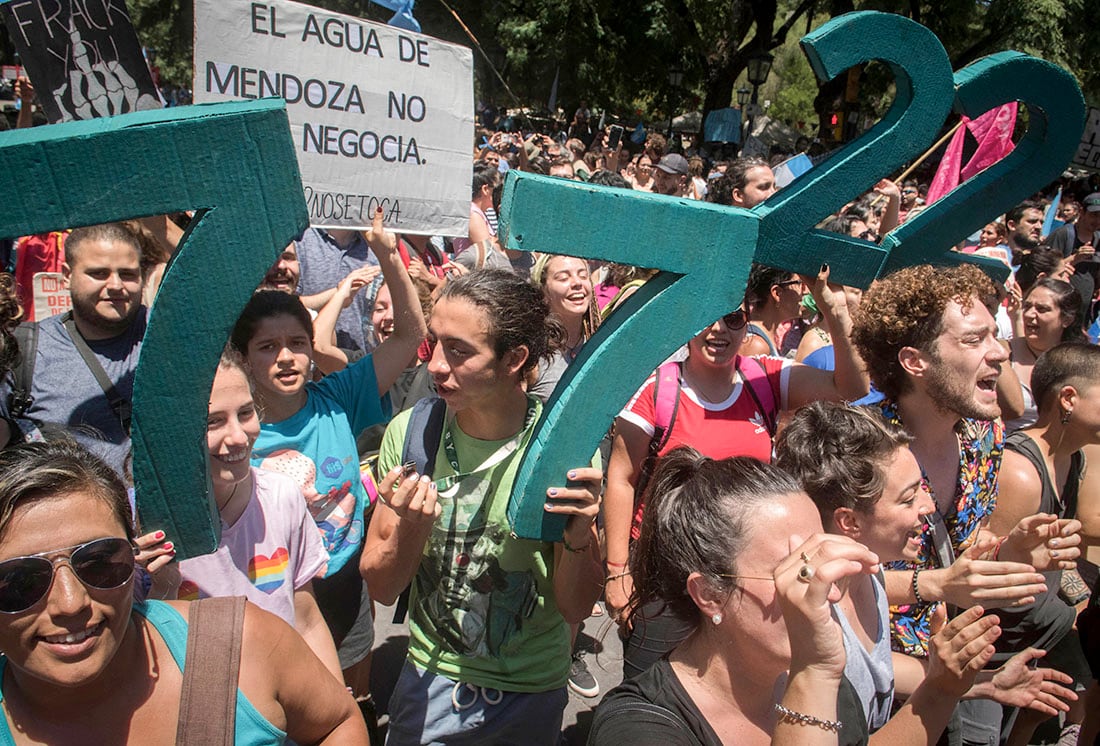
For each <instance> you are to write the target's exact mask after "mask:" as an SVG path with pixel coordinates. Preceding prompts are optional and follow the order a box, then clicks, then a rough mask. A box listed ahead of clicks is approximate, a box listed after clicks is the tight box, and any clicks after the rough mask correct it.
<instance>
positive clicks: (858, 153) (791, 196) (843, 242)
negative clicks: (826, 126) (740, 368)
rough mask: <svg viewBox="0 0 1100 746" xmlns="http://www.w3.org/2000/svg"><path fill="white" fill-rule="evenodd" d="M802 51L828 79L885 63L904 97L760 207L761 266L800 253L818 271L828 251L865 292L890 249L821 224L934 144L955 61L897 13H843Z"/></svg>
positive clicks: (837, 270)
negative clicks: (869, 64) (865, 262)
mask: <svg viewBox="0 0 1100 746" xmlns="http://www.w3.org/2000/svg"><path fill="white" fill-rule="evenodd" d="M802 49H803V51H805V53H806V56H807V58H809V61H810V66H811V67H812V68H813V70H814V74H815V75H816V76H817V78H818V80H819V81H822V82H825V81H828V80H832V79H833V78H835V77H836V76H838V75H840V74H841V73H843V72H844V71H845V70H847V69H848V68H850V67H852V66H854V65H858V64H861V63H863V62H869V61H871V60H880V61H883V62H885V63H886V64H887V65H889V67H890V70H891V71H892V72H893V74H894V83H895V87H896V90H897V94H896V96H895V98H894V102H893V104H892V105H891V106H890V109H889V110H888V111H887V112H886V115H885V116H883V117H882V119H881V120H880V121H879V122H878V123H877V124H875V126H874V127H872V128H871V129H870V130H868V131H867V132H865V133H864V134H863V135H861V136H860V137H858V138H856V139H855V140H854V141H853V142H851V143H849V144H848V145H846V146H844V147H843V148H841V149H840V150H839V151H838V152H836V153H833V154H831V155H830V156H829V159H828V160H827V161H825V163H823V164H821V165H820V166H818V167H817V168H814V169H812V170H811V171H809V172H808V173H806V174H805V175H804V176H803V177H802V178H801V179H798V180H797V181H795V182H794V183H793V184H791V185H790V186H788V187H787V188H786V189H783V190H781V191H779V192H777V193H776V194H775V195H774V196H773V197H772V198H771V199H769V200H767V201H766V202H765V203H764V204H763V205H761V206H760V207H759V208H758V210H759V212H760V213H761V215H762V216H763V217H764V222H763V225H761V227H760V244H759V246H758V247H757V252H756V261H758V262H763V263H764V264H772V265H776V264H780V265H782V261H783V260H788V259H787V258H788V257H790V256H791V254H792V252H797V253H796V256H805V257H807V259H808V261H807V262H806V264H808V265H809V266H810V267H814V266H817V265H820V264H821V257H823V256H824V255H825V254H826V249H827V247H829V248H831V249H832V253H837V252H842V256H843V257H845V258H844V259H841V260H837V261H833V262H831V263H830V266H832V268H833V272H832V279H833V280H835V281H836V282H840V283H843V284H846V285H858V286H859V287H866V286H867V285H868V284H869V281H870V280H871V279H874V277H875V276H876V274H877V273H878V270H879V269H880V268H881V266H882V264H883V263H884V262H885V261H886V258H887V254H888V253H889V252H888V249H885V248H880V247H878V246H876V245H875V244H873V243H871V242H870V241H864V240H861V239H858V238H852V237H850V236H842V235H839V234H836V233H829V232H827V231H822V230H816V229H815V226H816V225H817V224H818V223H819V222H821V221H822V220H824V219H825V218H826V217H828V216H829V215H831V214H832V213H834V212H836V211H837V210H839V209H840V208H841V207H843V206H844V204H845V203H846V202H848V200H850V199H855V198H856V197H858V196H859V195H860V194H863V193H864V192H865V191H867V190H868V189H870V188H871V187H872V186H873V185H874V184H875V183H877V182H878V180H879V179H881V178H882V176H883V175H884V174H888V173H890V172H891V171H894V170H895V169H897V168H899V167H900V166H902V165H903V164H905V163H906V162H908V161H910V160H912V159H913V158H914V157H916V156H918V155H920V153H921V152H922V151H923V150H924V147H925V143H928V142H931V141H932V140H934V139H935V137H936V133H937V132H938V131H939V129H940V126H941V125H942V124H943V122H944V120H945V119H946V118H947V114H948V112H949V111H950V110H951V96H952V93H953V92H954V89H953V80H952V77H951V61H950V60H949V59H948V57H947V52H946V51H944V48H943V46H942V45H941V44H940V42H939V40H938V39H937V38H936V36H935V34H933V33H932V32H931V31H929V30H928V29H926V28H925V27H924V26H921V25H920V24H918V23H914V22H913V21H910V20H908V19H906V18H903V17H902V16H899V15H896V14H893V13H874V12H866V13H849V14H847V15H843V16H840V17H838V18H835V19H833V20H832V21H829V22H828V23H826V24H824V25H822V26H821V27H820V28H817V29H815V30H814V31H812V32H811V33H810V34H808V35H807V36H805V37H803V39H802ZM863 258H866V260H870V259H875V260H877V261H878V264H877V265H876V266H874V267H873V268H868V267H866V266H863V265H861V264H860V260H861V259H863ZM788 261H789V260H788ZM815 262H816V265H815ZM868 269H870V274H868V271H867V270H868ZM857 270H858V271H857Z"/></svg>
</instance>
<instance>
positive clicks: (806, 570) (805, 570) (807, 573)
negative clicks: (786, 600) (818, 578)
mask: <svg viewBox="0 0 1100 746" xmlns="http://www.w3.org/2000/svg"><path fill="white" fill-rule="evenodd" d="M813 577H814V569H813V568H812V567H810V566H809V565H803V566H802V567H800V568H798V579H799V580H801V581H802V582H803V583H809V582H810V581H811V580H813Z"/></svg>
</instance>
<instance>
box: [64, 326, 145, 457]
mask: <svg viewBox="0 0 1100 746" xmlns="http://www.w3.org/2000/svg"><path fill="white" fill-rule="evenodd" d="M61 323H62V325H63V326H64V327H65V331H67V332H68V333H69V337H70V338H71V339H72V340H73V346H74V347H76V351H77V352H79V353H80V357H82V358H83V359H84V364H85V365H87V366H88V370H90V371H91V372H92V375H93V376H95V380H96V382H97V383H98V384H99V387H100V388H101V389H103V393H104V394H106V396H107V403H108V404H110V405H111V411H112V412H114V413H115V416H116V417H118V421H119V422H120V423H121V424H122V430H123V431H124V432H125V433H126V435H127V436H129V435H130V415H131V413H132V405H131V404H130V400H129V399H127V398H126V397H124V396H123V395H122V394H120V393H118V389H116V388H115V383H114V381H112V380H111V377H110V376H108V375H107V371H105V370H103V366H102V365H100V363H99V359H98V358H96V356H95V353H94V352H92V348H90V347H89V346H88V343H87V341H85V339H84V335H82V334H81V333H80V330H79V329H77V328H76V322H75V321H73V313H72V311H69V312H68V313H67V314H65V317H64V321H62V322H61Z"/></svg>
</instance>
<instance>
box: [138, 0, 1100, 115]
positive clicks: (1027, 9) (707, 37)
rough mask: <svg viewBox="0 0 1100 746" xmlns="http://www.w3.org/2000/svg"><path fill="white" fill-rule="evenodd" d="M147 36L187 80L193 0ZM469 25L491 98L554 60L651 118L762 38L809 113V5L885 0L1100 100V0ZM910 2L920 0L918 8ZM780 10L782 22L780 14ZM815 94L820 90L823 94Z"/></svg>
mask: <svg viewBox="0 0 1100 746" xmlns="http://www.w3.org/2000/svg"><path fill="white" fill-rule="evenodd" d="M128 3H129V7H130V11H131V15H132V17H133V20H134V25H135V27H136V28H137V31H138V36H139V38H140V39H141V41H142V43H143V44H145V45H146V46H149V47H152V48H153V49H155V50H156V52H157V61H158V64H159V66H160V68H161V77H162V79H163V80H164V81H166V82H171V83H176V84H184V85H186V84H188V83H189V81H190V79H191V42H192V28H193V22H192V15H193V0H128ZM314 4H316V5H318V6H320V7H325V8H327V9H330V10H336V11H339V12H344V13H348V14H351V15H355V16H358V17H361V18H368V19H370V20H375V21H381V22H385V21H386V20H388V18H389V16H390V15H391V13H390V11H388V10H386V9H385V8H382V7H380V6H378V5H375V4H373V3H371V2H369V0H314ZM449 4H450V5H451V6H452V7H453V8H454V9H455V11H456V12H457V13H458V14H459V16H461V18H462V19H463V21H464V22H465V23H466V24H467V26H468V27H469V28H470V30H471V31H472V32H473V33H474V35H475V36H476V37H477V38H478V41H479V42H480V43H481V46H482V48H483V50H484V52H485V55H486V56H487V57H488V58H489V59H490V60H492V63H493V65H494V66H495V67H496V68H497V70H498V71H499V72H500V73H501V75H502V76H503V77H504V78H505V80H506V81H507V82H508V84H509V86H510V87H511V88H512V90H513V91H514V92H515V93H516V94H517V95H518V96H519V98H520V99H521V101H520V102H515V101H512V100H510V98H509V97H508V95H507V94H506V92H505V91H504V88H503V86H501V85H500V83H499V81H498V80H497V79H496V76H495V75H494V74H493V73H492V72H491V70H490V69H489V67H488V65H487V64H486V63H485V59H484V58H483V57H482V56H481V55H480V54H479V53H476V52H475V71H476V73H475V74H476V76H477V83H476V86H477V89H478V91H479V93H480V95H481V96H482V97H484V98H486V99H488V100H491V101H494V102H495V103H496V104H497V105H500V106H515V105H517V103H518V104H522V105H528V106H533V107H535V108H541V107H544V106H545V105H546V101H547V99H548V97H549V94H550V87H551V84H552V82H553V80H554V75H555V72H557V74H558V76H559V96H558V101H559V105H560V106H561V107H562V108H563V109H565V110H566V111H570V110H571V109H570V107H572V106H575V104H576V103H577V102H578V101H579V100H580V99H581V98H586V99H588V100H589V102H590V103H592V104H593V105H595V106H597V107H598V108H607V109H608V110H610V111H612V112H617V113H619V114H622V115H624V117H625V118H627V119H633V118H634V115H633V112H634V110H635V109H637V108H641V109H642V110H643V116H644V117H645V118H646V119H647V121H650V122H653V121H660V120H661V119H663V118H664V117H667V116H668V113H669V110H670V108H672V109H676V111H677V113H679V112H680V111H684V110H687V109H691V108H698V103H699V102H700V101H702V102H704V106H705V108H708V109H709V108H717V107H721V106H728V105H730V101H731V98H732V94H733V90H734V89H735V88H736V87H737V81H738V79H739V78H741V79H743V77H742V76H743V72H744V69H745V65H746V63H747V60H748V58H749V57H750V56H751V55H752V54H753V53H754V52H756V51H758V50H766V51H771V52H772V53H773V54H775V55H776V61H775V64H774V66H773V72H772V77H771V79H770V80H769V82H768V84H767V85H766V86H765V88H764V89H762V91H761V98H762V99H763V98H770V99H771V100H772V102H773V108H772V109H771V111H770V112H769V113H770V114H771V115H772V116H775V117H777V118H780V119H789V120H793V121H799V120H801V121H811V120H812V119H814V118H816V117H814V115H813V111H812V110H813V102H814V97H815V96H816V95H817V90H816V88H817V87H816V82H815V81H814V79H813V75H812V73H811V72H810V69H809V66H808V65H807V64H806V62H805V60H804V59H803V57H802V55H801V51H800V50H799V49H798V46H797V40H798V37H799V36H801V34H802V33H803V32H804V31H805V30H806V21H805V12H806V10H808V9H809V7H811V6H813V7H816V9H817V10H819V11H821V12H822V15H818V16H815V18H814V19H813V25H818V24H819V23H822V22H824V21H825V20H827V15H825V13H826V12H829V13H839V12H843V11H845V10H851V9H858V10H864V9H866V10H882V11H886V12H894V13H902V14H905V15H915V16H916V20H918V21H920V22H921V23H923V24H925V25H926V26H928V27H929V28H930V29H932V31H933V32H935V33H936V35H937V36H938V37H939V38H940V40H941V41H942V42H943V44H944V46H945V47H946V48H947V50H948V54H949V55H950V56H951V59H952V61H953V62H954V63H955V66H956V68H957V67H961V66H963V65H965V64H968V63H970V62H972V61H974V60H975V59H977V58H978V57H981V56H983V55H986V54H990V53H992V52H996V51H1001V50H1004V49H1018V50H1021V51H1024V52H1028V53H1030V54H1034V55H1036V56H1039V57H1042V58H1044V59H1048V60H1051V61H1052V62H1055V63H1057V64H1059V65H1062V66H1063V67H1066V68H1067V69H1069V70H1070V71H1071V72H1073V73H1074V74H1075V75H1076V76H1077V77H1078V79H1079V81H1080V82H1081V85H1082V88H1083V89H1084V90H1085V94H1086V97H1087V98H1089V99H1091V100H1092V101H1094V102H1100V34H1098V33H1096V31H1095V29H1097V28H1100V2H1097V1H1096V0H924V1H923V2H921V1H917V2H914V0H863V1H862V2H860V1H858V0H831V1H830V2H821V0H818V2H817V3H816V4H812V3H805V2H802V0H639V2H637V3H632V4H631V3H627V4H623V3H616V2H613V1H612V0H524V2H517V1H516V0H453V2H452V1H450V0H449ZM914 8H915V11H914ZM415 13H416V16H417V18H418V19H419V20H420V22H421V25H422V26H423V28H424V31H425V33H428V34H431V35H432V36H436V37H439V38H443V39H446V40H448V41H452V42H457V43H460V44H466V45H471V46H472V44H471V42H470V40H469V38H468V36H467V35H466V33H465V31H463V29H462V28H461V26H460V25H459V24H458V23H457V22H456V21H455V19H454V18H453V16H452V15H451V14H450V12H449V11H448V10H447V9H446V8H444V6H443V5H442V3H441V2H439V1H438V0H420V1H419V2H418V3H417V5H416V8H415ZM788 20H790V22H789V23H788ZM673 67H678V68H680V69H682V70H683V71H684V79H683V85H682V87H681V89H680V90H678V91H671V90H669V84H668V71H669V69H670V68H673ZM891 84H892V82H891V81H890V80H889V75H888V74H886V73H885V71H883V70H881V69H879V70H875V69H873V68H871V69H869V70H868V71H867V72H866V74H865V75H864V79H863V82H862V88H861V94H860V97H861V105H862V107H863V108H864V110H866V111H872V112H878V111H881V110H882V108H883V107H884V106H885V105H886V104H887V103H888V101H889V98H890V96H891V93H892V90H891ZM819 105H820V102H819Z"/></svg>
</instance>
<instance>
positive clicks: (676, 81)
mask: <svg viewBox="0 0 1100 746" xmlns="http://www.w3.org/2000/svg"><path fill="white" fill-rule="evenodd" d="M683 82H684V71H683V70H681V69H680V68H678V67H673V68H669V71H668V139H669V140H670V141H671V140H672V117H673V112H674V111H675V108H674V107H673V105H672V92H673V91H674V90H677V91H678V90H679V89H680V84H681V83H683ZM677 101H679V99H677ZM654 165H657V164H654Z"/></svg>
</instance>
